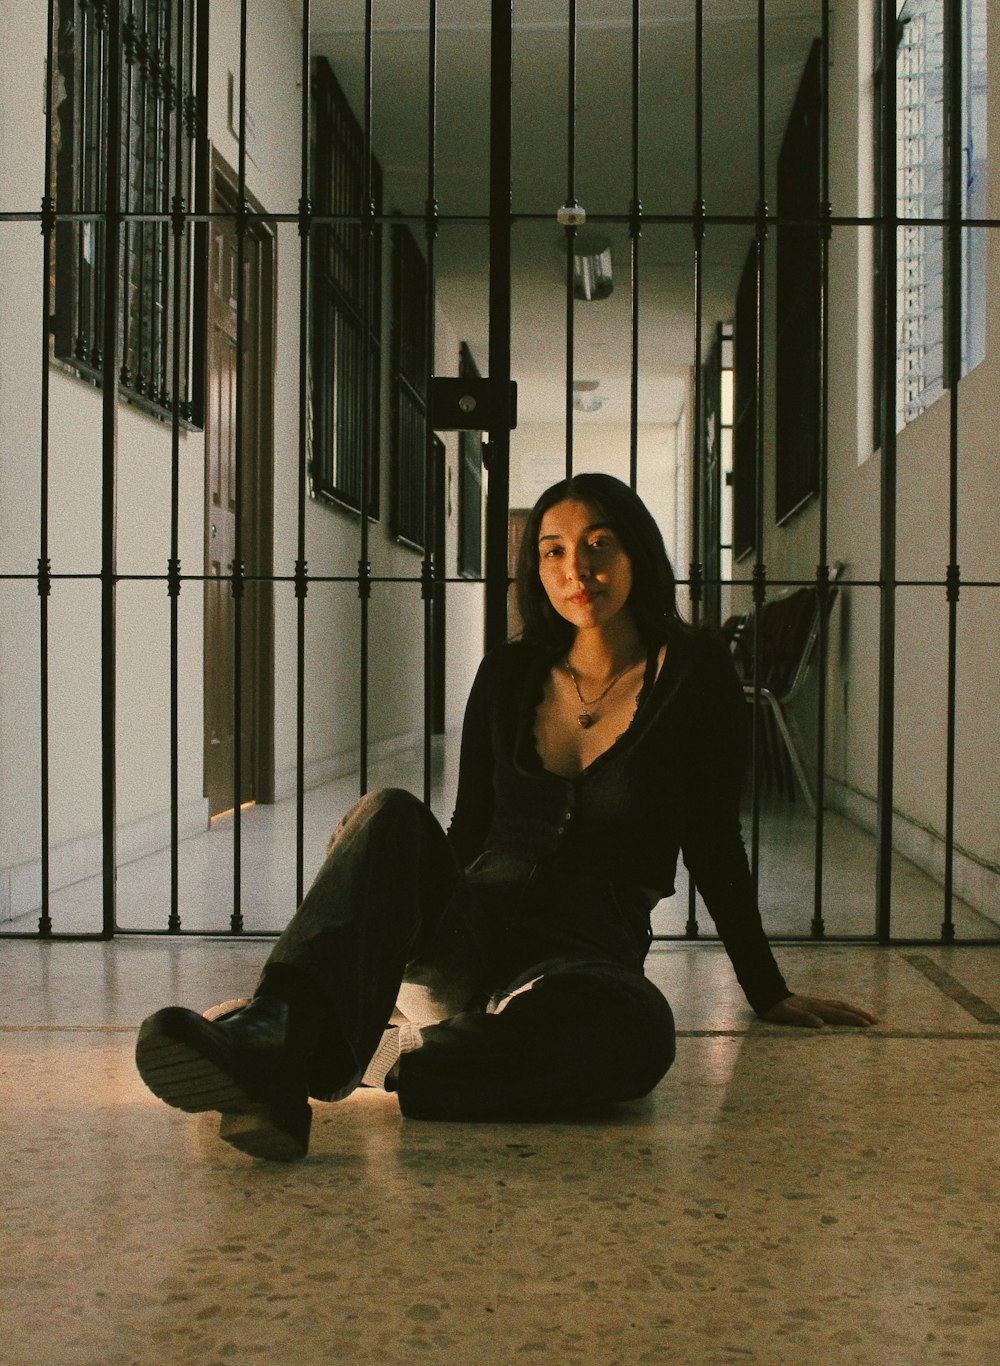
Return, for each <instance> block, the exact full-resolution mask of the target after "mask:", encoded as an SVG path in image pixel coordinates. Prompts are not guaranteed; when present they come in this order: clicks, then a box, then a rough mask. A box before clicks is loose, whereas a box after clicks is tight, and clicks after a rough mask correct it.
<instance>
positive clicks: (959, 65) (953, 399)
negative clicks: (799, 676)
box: [941, 0, 965, 944]
mask: <svg viewBox="0 0 1000 1366" xmlns="http://www.w3.org/2000/svg"><path fill="white" fill-rule="evenodd" d="M963 8H964V6H962V5H960V4H959V3H958V0H948V3H947V4H946V5H945V20H946V24H947V31H946V34H945V44H946V51H947V57H946V65H945V73H946V78H947V80H946V85H945V89H946V91H947V95H948V105H947V109H946V119H947V123H946V128H947V136H948V142H947V150H946V155H947V158H948V163H947V172H948V174H947V185H948V209H947V213H948V279H947V299H948V318H947V333H946V336H947V343H948V350H947V356H946V365H947V383H948V386H949V395H948V397H949V407H948V568H947V577H946V593H947V600H948V698H947V704H946V705H947V720H946V728H947V729H946V739H945V816H944V920H943V921H942V924H941V939H942V941H943V942H944V943H946V944H950V943H952V942H953V941H954V938H955V922H954V909H953V901H954V888H955V703H956V689H957V682H958V595H959V591H960V585H961V575H960V571H959V566H958V417H959V395H958V385H959V380H960V379H961V375H962V226H961V220H962V211H963V203H962V186H963V173H964V169H965V168H964V164H963V162H964V157H963V147H962V106H963V100H962V95H963V87H964V80H963V57H964V48H963V42H962V11H963Z"/></svg>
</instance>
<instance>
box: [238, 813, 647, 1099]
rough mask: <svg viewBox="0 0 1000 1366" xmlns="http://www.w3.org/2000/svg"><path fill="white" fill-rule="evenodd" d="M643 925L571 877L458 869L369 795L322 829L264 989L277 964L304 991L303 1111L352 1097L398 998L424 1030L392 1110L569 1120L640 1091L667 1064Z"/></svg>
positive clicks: (497, 867) (432, 835)
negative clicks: (311, 1045) (309, 997)
mask: <svg viewBox="0 0 1000 1366" xmlns="http://www.w3.org/2000/svg"><path fill="white" fill-rule="evenodd" d="M648 924H649V916H648V909H647V908H646V906H645V902H644V899H643V898H642V896H641V894H640V893H638V892H637V891H631V892H626V891H623V890H621V889H616V888H615V887H613V886H612V885H611V884H610V883H608V882H606V881H602V880H600V879H594V878H588V877H584V876H581V875H579V874H575V873H574V872H573V871H572V870H569V869H565V868H564V869H557V868H555V867H553V868H545V867H542V866H538V867H536V868H530V867H525V866H523V865H521V864H519V863H518V861H517V859H516V858H511V857H509V856H505V855H498V854H489V853H488V854H485V855H483V856H482V857H481V858H480V859H478V860H477V861H476V862H475V863H474V864H473V865H472V866H471V867H470V868H469V869H467V870H463V869H462V868H460V867H459V866H458V864H457V863H456V861H455V857H454V854H453V853H452V851H451V847H450V846H449V844H448V842H447V840H446V838H445V835H444V832H443V831H442V829H441V827H440V825H439V824H438V822H437V821H436V820H435V818H434V816H433V815H432V813H431V812H430V811H429V810H428V809H427V808H426V807H425V806H424V804H423V803H422V802H420V801H418V799H417V798H416V797H414V796H412V795H411V794H410V793H409V792H405V791H402V790H399V789H385V790H383V791H380V792H373V793H369V794H368V795H367V796H365V797H363V798H362V799H361V801H360V802H358V803H357V805H355V806H354V807H353V808H352V809H351V810H350V811H349V812H348V814H347V815H346V816H345V817H344V819H343V821H342V822H341V824H340V825H339V826H338V827H337V829H336V831H335V832H334V835H333V838H332V840H331V844H330V849H329V852H328V856H327V859H326V862H325V863H324V865H323V867H322V868H321V869H320V871H319V873H318V875H317V877H316V880H315V882H314V883H313V885H312V887H311V888H310V890H309V892H308V894H307V895H306V898H305V900H304V901H303V902H302V905H301V906H300V907H299V909H298V911H297V912H296V914H295V916H294V917H293V918H292V920H291V921H290V923H289V925H288V927H287V928H286V930H285V931H284V933H283V934H282V935H281V937H280V939H279V940H278V942H277V944H276V945H275V947H274V950H273V952H272V954H271V956H270V958H269V959H268V962H267V965H266V967H265V970H264V982H265V983H266V982H267V980H268V975H269V973H270V974H271V976H272V979H274V978H276V977H280V976H281V974H282V973H283V972H286V975H287V971H286V970H287V969H288V968H292V969H295V970H296V972H297V973H300V974H305V975H306V976H307V977H308V978H309V979H310V981H311V982H312V984H313V985H314V986H315V987H316V988H318V989H319V993H320V995H321V998H322V1000H323V1002H324V1004H325V1007H326V1020H327V1023H326V1025H325V1027H324V1029H323V1031H322V1033H321V1037H320V1039H319V1041H318V1043H317V1046H316V1049H315V1053H314V1056H313V1059H312V1062H311V1065H310V1090H311V1092H312V1094H313V1095H314V1096H315V1097H316V1098H317V1099H332V1098H335V1097H337V1096H338V1095H343V1094H346V1093H347V1091H349V1090H350V1089H351V1088H352V1087H353V1086H354V1085H355V1084H356V1083H357V1081H358V1079H359V1077H360V1075H361V1073H362V1072H363V1071H364V1068H365V1066H366V1064H367V1062H368V1060H369V1059H370V1058H371V1056H372V1054H373V1052H374V1051H375V1048H376V1047H377V1045H378V1043H379V1040H380V1038H381V1035H382V1032H383V1030H384V1029H385V1026H386V1023H387V1021H388V1020H389V1018H390V1015H391V1013H392V1011H393V1009H394V1007H395V1005H396V1002H397V1000H399V1002H400V1005H401V1007H402V1009H403V1011H404V1013H405V1014H406V1015H407V1017H408V1018H411V1019H415V1021H416V1022H417V1023H419V1024H420V1025H421V1026H422V1034H423V1044H422V1046H421V1047H420V1048H418V1049H416V1050H415V1051H413V1052H410V1053H406V1054H404V1055H403V1057H402V1058H401V1060H400V1064H399V1069H398V1086H397V1090H398V1094H399V1102H400V1107H401V1109H402V1111H403V1113H404V1114H406V1115H410V1116H412V1117H415V1118H424V1119H518V1118H520V1119H530V1118H547V1117H555V1116H559V1115H569V1114H573V1113H579V1112H581V1111H586V1110H587V1109H592V1108H594V1107H599V1106H602V1105H606V1104H607V1103H609V1102H614V1101H622V1100H632V1099H636V1098H638V1097H639V1096H643V1095H645V1094H646V1093H647V1092H649V1091H650V1090H652V1088H653V1087H654V1086H655V1085H656V1084H657V1082H658V1081H659V1080H660V1079H661V1078H662V1077H663V1075H664V1074H665V1073H666V1071H667V1069H668V1068H669V1066H670V1064H671V1063H672V1061H673V1058H674V1025H673V1016H672V1014H671V1011H670V1007H669V1005H668V1004H667V1002H666V1000H665V999H664V997H663V996H662V995H661V993H660V992H659V991H658V990H657V989H656V987H654V986H653V984H652V983H651V982H649V981H647V979H646V978H645V977H644V976H643V972H642V962H643V958H644V957H645V953H646V950H647V948H648V946H649V931H648ZM279 965H283V967H282V966H279ZM529 984H530V986H529ZM428 1021H430V1023H427V1022H428ZM424 1025H426V1027H423V1026H424Z"/></svg>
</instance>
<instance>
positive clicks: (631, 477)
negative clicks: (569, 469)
mask: <svg viewBox="0 0 1000 1366" xmlns="http://www.w3.org/2000/svg"><path fill="white" fill-rule="evenodd" d="M639 5H640V0H632V202H631V204H630V205H629V236H630V238H631V244H632V300H631V306H632V318H631V322H632V373H631V376H630V384H629V443H628V450H629V459H628V481H629V487H630V488H631V489H632V490H633V491H634V490H635V488H636V486H637V484H638V482H639V239H640V238H641V237H642V200H641V199H640V198H639V94H640V87H639V78H640V67H639V55H640V51H639V42H640V39H639V22H640V14H639Z"/></svg>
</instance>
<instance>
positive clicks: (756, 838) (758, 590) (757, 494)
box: [750, 0, 767, 891]
mask: <svg viewBox="0 0 1000 1366" xmlns="http://www.w3.org/2000/svg"><path fill="white" fill-rule="evenodd" d="M765 8H766V4H765V0H757V231H756V257H755V269H756V289H757V311H756V317H757V355H756V365H757V370H756V374H755V375H754V393H755V395H756V400H757V402H756V422H757V429H756V433H755V446H756V451H755V469H754V483H755V490H754V502H755V508H754V516H755V519H756V523H755V531H754V541H755V543H756V550H755V553H754V565H753V604H754V612H753V730H752V739H751V758H750V763H751V783H750V792H751V811H750V867H751V871H752V873H753V885H754V890H755V891H756V890H757V888H758V887H759V886H760V761H761V750H762V747H763V745H762V740H763V716H762V712H761V698H760V688H761V676H760V662H761V661H760V655H761V644H762V634H761V626H760V618H761V610H762V608H763V606H764V600H765V598H766V596H767V568H766V566H765V564H764V558H763V557H764V340H765V330H764V321H765V320H764V312H765V309H764V283H765V264H766V243H767V141H766V138H767V120H766V113H767V106H766V100H767V86H766V75H767V67H766V47H765V27H764V25H765V18H766V15H765Z"/></svg>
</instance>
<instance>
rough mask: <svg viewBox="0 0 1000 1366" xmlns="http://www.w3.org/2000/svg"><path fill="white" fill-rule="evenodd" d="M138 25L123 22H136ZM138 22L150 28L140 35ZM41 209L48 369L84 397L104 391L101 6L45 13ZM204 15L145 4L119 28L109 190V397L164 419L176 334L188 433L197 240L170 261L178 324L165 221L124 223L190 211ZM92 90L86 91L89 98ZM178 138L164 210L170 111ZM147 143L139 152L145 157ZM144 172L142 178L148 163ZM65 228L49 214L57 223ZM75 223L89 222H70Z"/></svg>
mask: <svg viewBox="0 0 1000 1366" xmlns="http://www.w3.org/2000/svg"><path fill="white" fill-rule="evenodd" d="M140 13H141V19H139V20H138V21H137V20H136V17H135V16H136V14H140ZM147 21H151V22H152V24H153V28H152V29H150V28H149V26H148V23H147ZM53 22H54V23H55V25H56V33H55V35H54V52H55V61H54V70H53V73H52V81H53V108H54V110H55V118H54V120H53V137H54V139H55V146H54V149H53V150H54V156H53V183H52V187H51V195H52V201H53V204H54V207H55V211H56V214H57V218H56V226H55V234H54V251H53V271H52V287H51V306H50V314H51V328H50V334H51V335H50V356H51V359H52V362H53V364H55V365H57V366H58V367H59V368H61V369H65V370H66V371H68V372H69V373H71V374H74V375H76V376H78V377H79V378H81V379H84V380H86V381H87V382H88V383H90V384H93V385H95V386H98V387H99V386H100V385H101V383H102V381H103V344H104V338H103V294H104V280H103V269H104V263H105V245H104V244H105V225H104V221H103V219H104V212H105V206H106V186H105V179H106V165H107V162H106V145H105V122H104V117H103V111H104V109H105V108H106V107H107V105H108V103H109V101H110V100H111V99H112V97H113V92H111V91H109V90H108V70H109V63H108V53H107V42H108V36H107V27H108V25H107V0H57V3H56V4H55V6H54V8H53ZM207 66H208V63H207V13H206V6H205V4H204V3H203V0H188V3H187V4H186V5H177V4H173V3H171V0H145V3H144V4H143V6H142V7H141V11H140V10H139V9H138V8H137V9H136V10H135V11H134V12H133V13H131V14H129V15H128V16H126V17H125V18H124V21H123V25H122V58H121V81H122V84H121V88H120V90H119V92H118V95H117V98H118V99H119V100H120V101H121V105H122V142H123V145H122V158H121V161H122V187H121V196H120V203H121V207H122V209H123V211H124V214H125V221H124V227H123V249H122V252H121V270H122V279H121V304H120V308H119V337H118V346H119V379H118V393H119V396H120V397H121V398H122V399H124V400H126V401H127V402H129V403H130V404H132V405H134V406H136V407H139V408H141V409H142V410H144V411H146V412H148V413H150V414H151V415H152V416H155V417H157V418H158V419H160V420H161V421H169V420H172V418H173V408H174V396H173V394H172V392H171V387H172V381H173V377H174V376H173V340H174V329H175V328H176V327H180V329H181V350H180V356H181V360H180V379H181V393H180V395H179V398H178V404H177V407H178V418H179V421H180V423H181V425H182V426H183V427H185V428H200V427H201V426H202V425H203V423H204V404H205V380H204V375H205V332H206V321H207V298H206V281H207V261H206V259H205V252H206V243H207V234H206V231H205V225H204V224H197V223H196V224H194V225H189V226H187V228H186V231H185V234H184V240H183V243H182V250H181V256H180V262H181V272H182V278H181V290H180V294H181V301H182V310H183V312H182V316H181V318H180V320H178V319H176V318H175V317H174V284H175V282H174V278H173V276H174V265H175V243H174V234H173V230H172V225H171V224H170V223H169V222H167V221H160V222H147V221H143V220H142V219H141V218H138V219H134V218H132V217H130V215H143V214H167V213H170V212H172V211H173V210H174V209H175V208H177V207H180V208H182V209H184V210H187V211H189V212H190V211H193V212H196V213H197V212H200V211H201V209H202V206H203V205H204V204H205V202H206V187H207V164H208V139H207V132H206V128H205V120H204V110H205V108H206V99H207V79H208V77H207ZM95 91H96V93H95ZM178 101H180V102H181V105H182V109H181V114H182V120H183V126H184V140H183V144H182V147H181V158H180V159H181V166H180V183H181V188H182V189H183V191H184V193H183V194H182V195H181V196H180V200H181V202H180V204H179V205H178V203H177V196H176V191H177V189H178V180H177V143H176V131H177V112H176V111H177V105H178ZM150 146H152V154H151V155H150ZM151 164H152V168H153V169H152V173H150V165H151ZM64 214H68V215H76V217H62V215H64ZM81 215H88V216H84V217H81Z"/></svg>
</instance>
